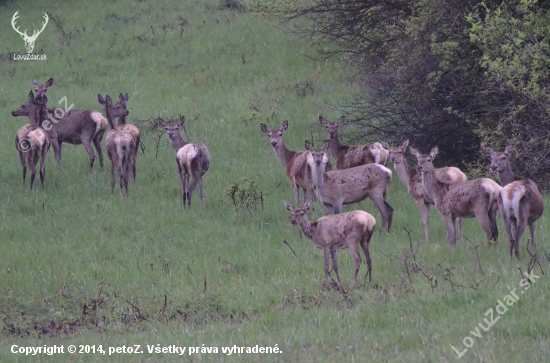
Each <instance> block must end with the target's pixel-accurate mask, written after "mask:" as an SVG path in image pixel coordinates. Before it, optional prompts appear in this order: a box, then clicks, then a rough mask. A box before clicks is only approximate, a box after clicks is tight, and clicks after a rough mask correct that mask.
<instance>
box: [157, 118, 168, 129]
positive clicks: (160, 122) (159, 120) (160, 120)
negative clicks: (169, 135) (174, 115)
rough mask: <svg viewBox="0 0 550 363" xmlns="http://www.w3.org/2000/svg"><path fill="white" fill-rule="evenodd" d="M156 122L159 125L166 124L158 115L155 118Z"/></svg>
mask: <svg viewBox="0 0 550 363" xmlns="http://www.w3.org/2000/svg"><path fill="white" fill-rule="evenodd" d="M157 123H158V124H159V126H160V127H164V126H166V122H165V121H164V120H163V119H161V118H160V117H159V118H158V119H157Z"/></svg>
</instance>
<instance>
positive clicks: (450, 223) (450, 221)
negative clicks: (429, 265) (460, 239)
mask: <svg viewBox="0 0 550 363" xmlns="http://www.w3.org/2000/svg"><path fill="white" fill-rule="evenodd" d="M443 219H444V220H445V225H446V226H447V239H448V240H449V243H450V244H451V250H452V251H454V250H455V248H456V231H455V219H456V217H453V216H452V215H450V214H449V215H446V216H443Z"/></svg>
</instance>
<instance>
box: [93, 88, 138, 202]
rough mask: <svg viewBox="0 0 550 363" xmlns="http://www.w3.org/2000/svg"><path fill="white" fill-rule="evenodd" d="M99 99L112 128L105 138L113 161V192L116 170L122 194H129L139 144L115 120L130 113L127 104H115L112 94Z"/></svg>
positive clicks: (108, 153) (110, 158)
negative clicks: (135, 153)
mask: <svg viewBox="0 0 550 363" xmlns="http://www.w3.org/2000/svg"><path fill="white" fill-rule="evenodd" d="M97 100H98V101H99V103H100V104H101V105H103V107H104V108H105V115H106V116H107V122H109V127H110V130H109V132H108V133H107V137H106V138H105V147H106V148H107V156H108V157H109V160H110V161H111V194H114V193H115V170H116V173H117V174H118V177H119V184H120V194H121V195H122V196H128V179H129V178H130V173H131V170H132V169H133V161H134V158H133V155H134V152H135V149H136V148H137V145H136V144H135V141H134V138H133V137H132V135H130V133H128V132H126V131H124V130H122V129H120V128H118V127H116V126H115V125H114V122H113V120H114V119H116V118H119V117H124V116H127V115H128V110H126V105H121V104H118V103H117V104H113V100H112V99H111V97H110V96H108V95H107V96H105V98H103V96H101V95H100V94H98V95H97Z"/></svg>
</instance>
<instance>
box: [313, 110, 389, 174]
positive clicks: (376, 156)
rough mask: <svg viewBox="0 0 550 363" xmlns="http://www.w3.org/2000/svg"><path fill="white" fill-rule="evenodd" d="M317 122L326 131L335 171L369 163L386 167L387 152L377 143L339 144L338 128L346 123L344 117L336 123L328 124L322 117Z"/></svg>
mask: <svg viewBox="0 0 550 363" xmlns="http://www.w3.org/2000/svg"><path fill="white" fill-rule="evenodd" d="M319 122H320V123H321V124H323V125H324V126H325V128H326V129H327V132H328V136H329V140H330V153H331V154H332V157H333V158H334V160H335V161H336V169H348V168H353V167H355V166H359V165H365V164H371V163H377V164H382V165H386V163H387V161H388V154H389V151H388V150H387V149H386V148H385V147H384V145H383V144H381V143H379V142H374V143H372V144H367V145H360V146H347V145H342V144H341V143H340V138H339V136H338V128H339V127H340V126H341V125H343V124H344V123H345V122H346V118H345V117H344V116H342V117H341V118H340V119H339V120H338V121H336V122H329V121H327V120H326V119H325V118H324V117H323V116H319Z"/></svg>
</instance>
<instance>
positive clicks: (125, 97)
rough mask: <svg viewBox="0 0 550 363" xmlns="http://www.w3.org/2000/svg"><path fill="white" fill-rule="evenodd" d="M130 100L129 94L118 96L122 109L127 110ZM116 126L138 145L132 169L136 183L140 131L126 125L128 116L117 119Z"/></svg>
mask: <svg viewBox="0 0 550 363" xmlns="http://www.w3.org/2000/svg"><path fill="white" fill-rule="evenodd" d="M129 98H130V96H128V93H125V94H124V95H122V93H121V94H119V95H118V102H117V104H120V105H121V107H124V108H126V102H128V100H129ZM116 126H117V127H118V128H119V129H121V130H122V131H126V132H128V133H129V134H130V135H132V138H133V139H134V143H135V144H136V149H135V150H134V152H133V155H132V158H133V159H134V160H133V161H132V165H133V167H132V170H131V171H132V179H133V180H134V181H135V180H136V162H137V155H138V151H139V145H140V139H141V135H140V132H139V129H138V128H137V127H136V126H134V125H132V124H127V123H126V116H121V117H117V120H116Z"/></svg>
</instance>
